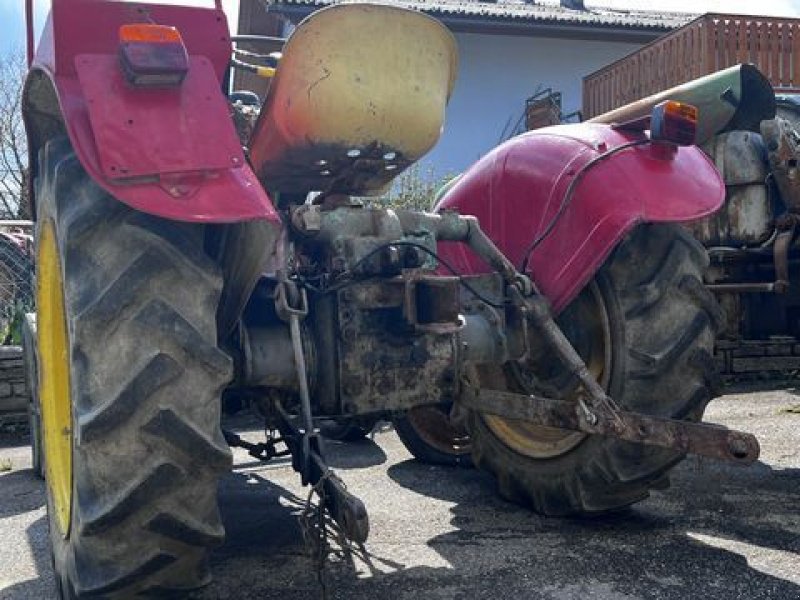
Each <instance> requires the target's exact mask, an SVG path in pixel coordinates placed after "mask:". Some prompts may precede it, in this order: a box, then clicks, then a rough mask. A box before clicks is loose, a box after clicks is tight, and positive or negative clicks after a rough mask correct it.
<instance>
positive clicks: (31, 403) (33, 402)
mask: <svg viewBox="0 0 800 600" xmlns="http://www.w3.org/2000/svg"><path fill="white" fill-rule="evenodd" d="M22 359H23V362H24V364H25V389H26V391H27V392H28V424H29V429H30V432H31V468H32V469H33V472H34V473H35V474H36V476H37V477H39V478H41V479H44V459H43V456H42V410H41V406H40V404H39V391H38V389H39V381H38V375H37V374H36V364H37V357H36V314H35V313H27V314H26V315H25V318H24V320H23V322H22Z"/></svg>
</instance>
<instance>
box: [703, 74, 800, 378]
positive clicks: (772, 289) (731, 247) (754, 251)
mask: <svg viewBox="0 0 800 600" xmlns="http://www.w3.org/2000/svg"><path fill="white" fill-rule="evenodd" d="M765 87H766V86H765ZM767 89H768V90H769V91H770V92H771V88H767ZM761 105H762V108H763V110H762V114H761V115H760V117H761V118H760V119H759V122H757V123H752V124H751V125H750V126H737V127H735V128H732V129H731V130H729V131H726V132H723V133H720V134H718V135H715V136H714V137H712V138H711V139H709V140H708V141H707V142H706V143H705V144H703V146H702V148H703V150H704V151H705V152H706V154H707V155H708V156H709V157H710V158H711V159H712V160H713V161H714V163H715V165H716V166H717V168H718V170H719V171H720V173H721V174H722V176H723V179H724V181H725V188H726V198H725V203H724V205H723V208H722V210H720V211H719V212H718V213H716V214H715V215H713V216H711V217H707V218H705V219H702V220H700V221H698V222H696V223H693V224H691V226H690V227H691V230H692V232H693V234H694V235H695V236H696V237H697V239H698V240H699V241H700V242H701V243H702V244H703V245H704V246H705V247H706V248H707V250H708V253H709V256H710V258H711V265H710V267H709V269H708V271H707V273H706V276H705V280H706V283H707V285H708V287H709V289H711V290H712V291H713V292H714V294H715V295H716V297H717V300H718V302H719V303H720V305H721V306H722V307H723V308H724V310H725V313H726V324H725V327H724V328H723V330H722V331H721V333H720V337H719V340H718V342H717V348H716V358H717V360H718V362H719V366H720V369H721V371H722V372H723V373H724V374H726V375H727V376H729V377H732V378H752V377H754V376H761V375H762V374H763V373H771V374H772V376H776V375H779V374H780V373H783V374H786V373H790V372H793V371H795V370H796V369H797V368H799V367H800V352H798V346H797V345H796V342H797V340H798V339H800V321H798V309H799V308H800V297H799V296H798V291H797V283H796V282H797V280H798V276H799V275H798V273H797V259H798V256H800V255H798V248H797V236H796V230H797V218H798V217H797V215H798V214H799V213H798V211H800V185H799V184H798V182H800V170H798V161H800V105H799V104H798V101H797V96H791V95H788V96H787V95H785V96H778V97H777V103H776V102H775V101H774V100H773V97H772V94H771V93H770V97H769V98H768V99H767V100H765V101H763V102H762V104H761ZM776 108H777V111H776ZM776 112H777V114H776Z"/></svg>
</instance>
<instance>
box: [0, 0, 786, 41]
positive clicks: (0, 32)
mask: <svg viewBox="0 0 800 600" xmlns="http://www.w3.org/2000/svg"><path fill="white" fill-rule="evenodd" d="M167 1H168V2H170V3H173V4H180V3H181V0H167ZM554 1H555V0H547V3H552V2H554ZM183 3H184V4H200V5H209V6H210V5H212V4H213V0H183ZM223 5H224V6H225V10H226V12H227V13H228V19H229V21H230V22H232V23H235V22H236V14H237V13H238V0H223ZM586 5H587V7H590V8H591V7H594V6H598V7H599V6H607V7H612V8H622V9H624V8H629V9H639V10H664V11H679V12H696V13H701V12H734V13H742V14H752V13H753V12H756V11H757V12H759V13H760V14H764V15H773V16H784V17H800V0H760V1H759V2H758V3H757V5H756V4H755V3H754V2H753V0H586ZM24 6H25V2H24V0H0V52H7V51H8V50H9V48H12V47H18V48H21V49H22V48H24V46H25V18H24V14H25V9H24ZM34 6H35V7H36V13H37V18H36V26H37V30H38V29H40V28H41V25H42V22H43V21H44V15H45V14H46V13H47V10H48V6H49V0H34ZM756 6H757V8H756Z"/></svg>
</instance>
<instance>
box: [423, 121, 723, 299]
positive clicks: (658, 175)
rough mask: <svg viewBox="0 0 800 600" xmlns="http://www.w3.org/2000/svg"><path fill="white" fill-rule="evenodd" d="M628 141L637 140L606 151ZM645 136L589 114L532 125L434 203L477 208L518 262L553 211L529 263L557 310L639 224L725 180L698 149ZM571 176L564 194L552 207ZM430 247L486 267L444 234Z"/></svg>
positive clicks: (678, 216)
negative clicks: (585, 119)
mask: <svg viewBox="0 0 800 600" xmlns="http://www.w3.org/2000/svg"><path fill="white" fill-rule="evenodd" d="M636 140H643V141H644V143H643V144H642V145H637V146H634V147H629V148H625V149H620V150H619V151H614V150H613V149H614V148H617V147H619V146H621V145H623V144H627V143H629V142H632V141H636ZM646 140H647V138H646V136H645V134H644V133H641V132H623V131H615V130H613V129H611V128H610V127H609V126H607V125H597V124H589V123H583V124H579V125H561V126H557V127H550V128H547V129H541V130H537V131H533V132H530V133H527V134H524V135H521V136H519V137H516V138H514V139H512V140H509V141H508V142H506V143H505V144H502V145H501V146H498V147H497V148H495V149H494V150H492V151H491V152H490V153H489V154H487V155H486V156H485V157H484V158H482V159H481V160H480V161H478V162H477V163H476V164H475V165H474V166H472V167H471V168H470V169H468V170H467V171H466V172H465V173H464V175H463V176H462V177H461V178H460V179H459V180H458V181H457V182H456V183H455V185H453V187H452V188H451V189H450V190H448V192H447V193H446V194H445V195H444V196H443V197H442V199H441V200H440V201H439V203H438V204H437V206H436V210H437V211H442V210H447V209H454V210H457V211H458V212H460V213H461V214H469V215H475V216H476V217H478V219H479V220H480V223H481V227H483V229H484V230H485V231H486V232H487V234H488V235H489V236H490V237H491V238H492V240H493V241H494V242H495V244H497V246H498V247H499V248H500V250H502V251H503V253H504V254H505V255H506V256H507V257H508V258H509V259H511V260H512V261H513V262H514V264H515V265H517V267H518V268H520V267H521V265H522V263H523V261H524V259H525V254H526V252H528V251H529V248H530V246H531V243H532V242H533V240H535V239H537V238H538V237H539V236H540V235H541V234H542V233H543V232H544V231H545V230H546V229H547V228H548V225H549V224H550V223H551V221H552V220H553V219H557V220H556V222H555V224H554V226H552V228H551V229H550V231H549V233H548V234H547V236H546V237H544V239H543V240H542V242H541V243H540V244H539V245H538V246H537V247H536V248H535V250H533V252H531V253H530V256H529V258H528V272H529V274H530V275H531V276H532V278H533V279H534V281H535V282H536V284H537V286H538V287H539V289H540V290H541V291H542V292H543V293H544V294H545V296H546V297H547V298H548V299H549V300H550V302H551V304H552V306H553V310H554V311H556V312H559V311H560V310H561V309H563V308H564V307H565V306H567V305H568V304H569V303H570V301H571V300H573V299H574V298H575V296H576V295H577V294H578V293H579V292H580V290H581V289H582V288H583V286H584V285H586V283H587V282H588V281H589V280H590V279H591V278H592V277H593V276H594V274H595V273H596V272H597V270H598V269H599V268H600V266H601V265H602V264H603V262H604V261H605V260H606V258H607V257H608V255H609V254H610V253H611V251H612V250H613V249H614V247H615V246H616V245H617V244H618V243H619V242H620V241H621V240H622V238H623V237H624V236H625V234H626V233H628V232H629V231H630V230H631V229H633V228H634V227H635V226H636V225H637V224H638V223H642V222H675V221H678V222H681V221H692V220H695V219H699V218H701V217H705V216H706V215H709V214H711V213H713V212H715V211H716V210H717V209H719V207H720V206H721V205H722V202H723V200H724V198H725V187H724V185H723V182H722V179H721V178H720V175H719V173H718V172H717V170H716V168H715V167H714V165H713V163H712V162H711V161H710V160H709V159H708V158H707V157H706V156H705V154H703V152H702V151H700V150H699V149H698V148H696V147H681V148H671V147H665V146H663V145H658V144H653V143H649V142H647V141H646ZM609 151H611V152H612V154H609V155H608V157H607V158H605V159H601V160H598V161H596V162H594V163H593V164H592V165H588V163H589V161H592V160H593V159H595V158H596V157H598V156H600V155H601V154H605V153H607V152H609ZM587 165H588V166H587ZM584 167H586V169H584V170H583V172H582V174H581V175H579V173H581V171H582V169H583V168H584ZM576 176H579V177H580V178H579V179H578V180H577V181H576V182H575V184H574V189H573V194H572V197H571V201H570V202H569V203H568V204H567V205H566V207H565V208H564V209H563V211H562V212H561V214H560V216H557V213H558V212H559V208H560V207H561V205H562V201H563V200H564V198H565V194H566V192H567V189H568V187H569V186H570V183H571V182H572V181H573V180H574V179H575V178H576ZM439 253H440V255H441V256H442V258H444V259H445V260H447V261H448V262H450V263H451V264H452V266H454V267H455V268H456V269H458V270H459V271H460V272H464V273H485V272H488V271H489V270H490V268H489V267H488V266H487V265H486V264H485V263H484V262H483V261H481V259H480V258H478V257H477V256H476V255H474V254H472V253H471V251H470V250H469V249H468V248H467V247H466V246H465V245H463V244H453V243H443V244H441V247H440V248H439Z"/></svg>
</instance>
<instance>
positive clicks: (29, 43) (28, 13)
mask: <svg viewBox="0 0 800 600" xmlns="http://www.w3.org/2000/svg"><path fill="white" fill-rule="evenodd" d="M25 38H26V49H27V57H28V67H30V66H31V63H33V54H34V40H33V0H25Z"/></svg>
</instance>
